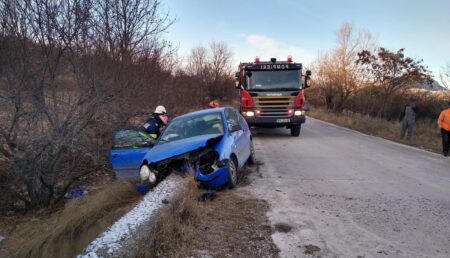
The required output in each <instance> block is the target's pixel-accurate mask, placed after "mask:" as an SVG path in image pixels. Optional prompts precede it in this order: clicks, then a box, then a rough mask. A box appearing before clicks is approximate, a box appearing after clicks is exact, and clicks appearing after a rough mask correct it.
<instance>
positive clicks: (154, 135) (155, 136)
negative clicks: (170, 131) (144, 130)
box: [150, 133, 158, 139]
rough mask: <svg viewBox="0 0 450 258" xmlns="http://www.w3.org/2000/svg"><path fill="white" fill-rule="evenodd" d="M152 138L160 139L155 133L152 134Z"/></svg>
mask: <svg viewBox="0 0 450 258" xmlns="http://www.w3.org/2000/svg"><path fill="white" fill-rule="evenodd" d="M150 137H152V138H153V139H156V138H158V135H157V134H155V133H152V134H150Z"/></svg>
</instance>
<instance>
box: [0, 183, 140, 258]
mask: <svg viewBox="0 0 450 258" xmlns="http://www.w3.org/2000/svg"><path fill="white" fill-rule="evenodd" d="M139 198H140V195H139V194H138V193H136V191H135V189H134V186H133V185H132V184H131V183H128V182H114V183H112V184H110V185H107V186H105V187H104V188H102V189H98V190H96V191H95V192H92V193H89V194H87V195H86V196H85V197H83V198H82V199H73V200H68V201H67V203H66V204H65V205H64V207H63V208H61V209H60V210H59V211H57V212H54V213H50V214H49V213H44V214H34V215H32V214H29V215H27V216H24V217H22V218H21V219H20V221H19V222H18V223H16V224H15V225H14V227H13V228H11V229H10V234H9V235H8V236H7V239H6V240H4V241H2V242H1V245H0V257H5V256H11V257H73V256H74V255H76V254H78V253H80V252H81V251H82V250H83V249H84V248H85V247H86V246H87V244H89V243H90V242H91V241H92V240H93V239H95V238H96V237H97V235H98V234H100V233H101V232H103V231H104V230H105V229H106V228H107V227H108V226H110V225H111V224H112V223H114V221H116V220H117V219H118V218H119V217H120V216H122V215H123V214H124V213H125V212H127V211H128V210H130V209H131V208H132V206H133V205H134V204H135V203H136V202H137V201H138V200H139ZM15 220H16V221H15V222H17V218H15ZM5 222H6V221H5ZM6 223H7V222H6Z"/></svg>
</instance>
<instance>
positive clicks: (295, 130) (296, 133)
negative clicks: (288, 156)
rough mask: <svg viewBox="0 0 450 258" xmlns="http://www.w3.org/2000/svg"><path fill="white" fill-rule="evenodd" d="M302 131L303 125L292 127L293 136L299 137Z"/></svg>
mask: <svg viewBox="0 0 450 258" xmlns="http://www.w3.org/2000/svg"><path fill="white" fill-rule="evenodd" d="M301 129H302V126H301V125H291V136H299V135H300V130H301Z"/></svg>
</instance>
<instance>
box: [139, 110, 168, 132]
mask: <svg viewBox="0 0 450 258" xmlns="http://www.w3.org/2000/svg"><path fill="white" fill-rule="evenodd" d="M168 122H169V117H168V116H167V112H166V108H165V107H164V106H157V107H156V109H155V112H153V114H152V116H150V118H149V119H148V120H147V122H146V123H145V124H144V125H143V126H142V128H141V129H142V130H143V131H144V132H146V133H147V134H149V135H150V137H151V138H153V139H157V138H158V137H159V135H160V134H161V132H162V130H163V129H164V127H165V126H166V125H167V123H168Z"/></svg>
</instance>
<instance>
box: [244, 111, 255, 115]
mask: <svg viewBox="0 0 450 258" xmlns="http://www.w3.org/2000/svg"><path fill="white" fill-rule="evenodd" d="M245 115H246V116H255V112H253V111H247V112H246V113H245Z"/></svg>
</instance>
